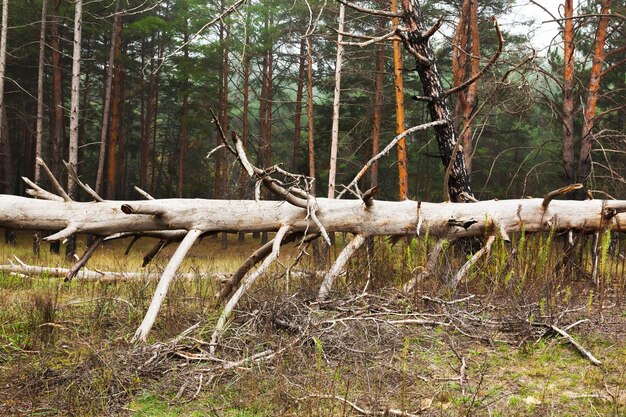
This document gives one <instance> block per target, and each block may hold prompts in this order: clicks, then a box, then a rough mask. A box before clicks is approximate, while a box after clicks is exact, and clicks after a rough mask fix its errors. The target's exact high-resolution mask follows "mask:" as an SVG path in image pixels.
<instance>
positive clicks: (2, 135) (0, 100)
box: [0, 0, 13, 194]
mask: <svg viewBox="0 0 626 417" xmlns="http://www.w3.org/2000/svg"><path fill="white" fill-rule="evenodd" d="M8 22H9V0H2V28H1V30H0V146H1V147H0V152H2V156H3V158H2V162H3V163H2V165H3V169H2V171H3V172H2V181H3V182H4V187H3V190H4V192H5V193H7V194H11V193H12V191H13V190H12V188H13V187H12V185H13V181H12V179H11V174H12V169H11V166H12V161H11V159H12V158H11V157H10V156H11V152H10V150H11V145H10V143H9V138H8V136H7V134H6V133H7V132H6V129H4V125H5V123H6V108H5V107H6V106H5V104H4V77H5V72H6V62H7V29H8Z"/></svg>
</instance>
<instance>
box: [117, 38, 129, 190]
mask: <svg viewBox="0 0 626 417" xmlns="http://www.w3.org/2000/svg"><path fill="white" fill-rule="evenodd" d="M124 49H125V47H124ZM123 53H124V52H123ZM120 97H121V98H120V103H119V109H120V110H119V111H120V114H119V120H121V121H122V123H121V125H120V129H119V139H118V152H117V154H118V162H119V172H120V175H118V176H117V185H116V189H117V190H118V194H119V190H126V189H127V187H126V176H127V172H128V167H127V162H126V161H127V158H126V136H127V133H126V132H127V131H128V128H127V127H126V126H127V125H129V123H128V122H127V121H126V98H127V97H126V70H125V69H124V68H123V67H121V68H120Z"/></svg>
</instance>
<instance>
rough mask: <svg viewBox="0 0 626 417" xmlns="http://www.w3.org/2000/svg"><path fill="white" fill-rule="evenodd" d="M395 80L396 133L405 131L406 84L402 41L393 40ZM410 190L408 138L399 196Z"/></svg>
mask: <svg viewBox="0 0 626 417" xmlns="http://www.w3.org/2000/svg"><path fill="white" fill-rule="evenodd" d="M391 11H392V12H397V11H398V0H391ZM398 23H399V19H398V18H395V17H394V18H393V19H392V23H391V24H392V27H393V28H397V27H398ZM393 80H394V86H395V97H396V133H397V134H400V133H402V132H404V130H405V125H404V85H403V82H402V51H401V50H400V41H399V40H394V41H393ZM408 192H409V175H408V171H407V156H406V139H405V138H402V140H400V142H398V197H399V198H400V200H406V199H407V195H408Z"/></svg>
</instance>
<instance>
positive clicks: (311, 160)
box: [306, 36, 315, 195]
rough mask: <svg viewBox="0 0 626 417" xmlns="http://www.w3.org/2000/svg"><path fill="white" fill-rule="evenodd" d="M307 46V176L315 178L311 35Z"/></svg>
mask: <svg viewBox="0 0 626 417" xmlns="http://www.w3.org/2000/svg"><path fill="white" fill-rule="evenodd" d="M306 42H307V47H306V60H307V69H306V74H307V82H306V90H307V98H306V100H307V103H306V104H307V105H306V111H307V124H308V129H307V130H308V135H307V142H308V145H309V177H311V178H315V135H314V125H313V45H312V43H313V42H312V41H311V36H307V38H306ZM311 194H313V195H315V182H314V183H313V184H312V185H311Z"/></svg>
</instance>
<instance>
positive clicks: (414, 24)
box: [402, 0, 472, 201]
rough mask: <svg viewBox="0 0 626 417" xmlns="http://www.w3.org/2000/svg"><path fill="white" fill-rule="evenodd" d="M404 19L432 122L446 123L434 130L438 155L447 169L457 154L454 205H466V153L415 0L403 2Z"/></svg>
mask: <svg viewBox="0 0 626 417" xmlns="http://www.w3.org/2000/svg"><path fill="white" fill-rule="evenodd" d="M402 7H403V9H404V15H403V17H402V19H403V21H404V24H405V26H406V27H407V29H408V33H406V35H405V40H404V44H405V48H406V49H408V50H409V52H411V53H412V55H413V56H414V57H415V58H416V59H415V62H416V66H417V73H418V75H419V77H420V80H421V81H422V89H423V92H424V96H425V97H427V98H428V101H427V107H428V112H429V114H430V118H431V120H432V121H437V120H442V121H445V122H446V123H445V124H444V125H442V126H437V127H436V128H435V135H436V137H437V146H438V147H439V155H440V156H441V162H442V164H443V166H444V167H446V168H447V167H448V166H449V165H450V161H451V160H452V157H453V156H454V154H455V153H456V156H455V158H454V161H453V163H452V166H451V170H450V177H449V181H448V192H449V195H450V199H451V200H452V201H463V197H462V195H463V193H467V194H468V195H470V196H471V195H472V190H471V186H470V179H469V175H468V173H467V170H466V169H465V161H464V159H463V150H462V149H457V151H456V152H455V147H457V146H458V144H457V136H456V132H455V129H454V124H453V122H452V118H451V116H450V109H449V107H448V99H447V96H446V92H445V90H444V88H443V85H442V84H441V77H440V75H439V70H438V69H437V64H436V63H435V57H434V53H433V50H432V48H431V47H430V45H429V38H428V36H423V35H422V34H424V33H427V32H426V28H425V27H424V24H423V23H422V21H421V18H420V16H419V7H418V5H417V2H416V0H402Z"/></svg>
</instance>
